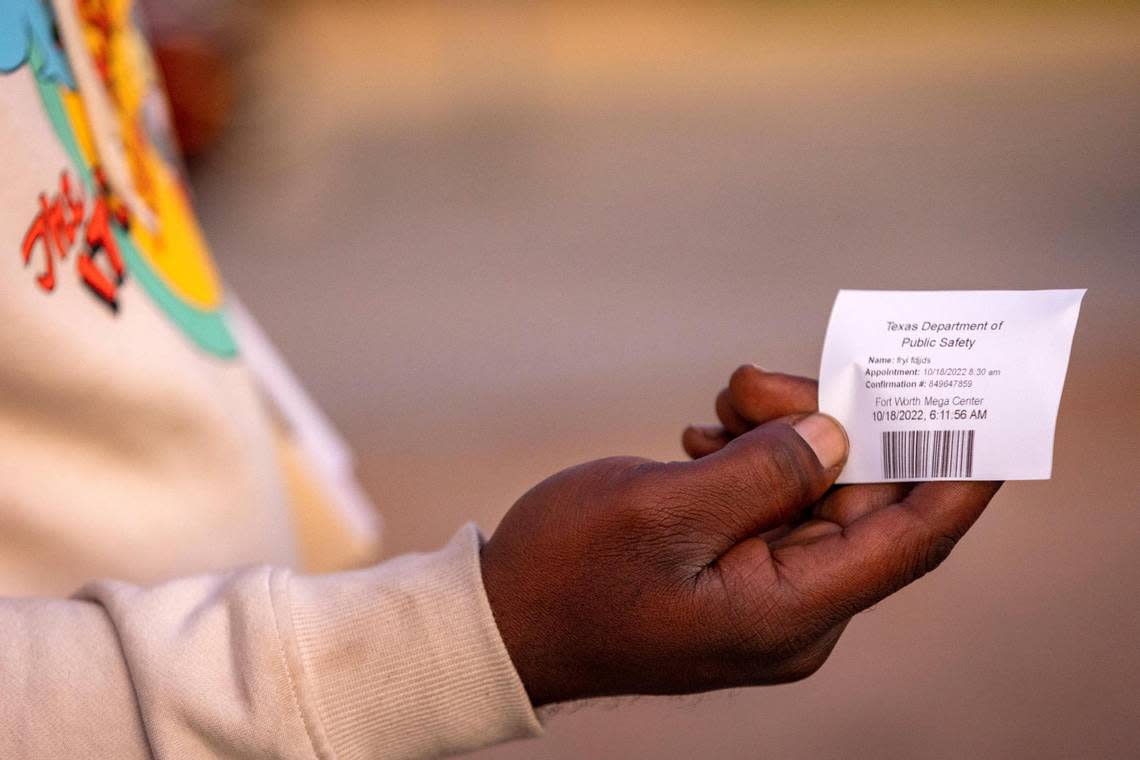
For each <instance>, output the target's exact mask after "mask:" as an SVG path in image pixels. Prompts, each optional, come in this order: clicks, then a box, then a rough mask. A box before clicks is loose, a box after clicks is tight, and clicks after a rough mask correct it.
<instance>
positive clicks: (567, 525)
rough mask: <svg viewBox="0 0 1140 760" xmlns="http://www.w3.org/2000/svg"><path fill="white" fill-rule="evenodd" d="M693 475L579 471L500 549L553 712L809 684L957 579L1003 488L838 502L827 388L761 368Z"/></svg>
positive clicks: (497, 572) (534, 506) (528, 655)
mask: <svg viewBox="0 0 1140 760" xmlns="http://www.w3.org/2000/svg"><path fill="white" fill-rule="evenodd" d="M716 408H717V414H718V416H719V418H720V421H721V426H719V427H690V428H688V429H686V430H685V432H684V435H683V439H682V440H683V444H684V447H685V449H686V451H687V452H688V453H689V454H690V455H691V456H692V457H694V460H695V461H692V462H655V461H651V460H647V459H638V458H633V457H619V458H611V459H602V460H598V461H595V462H588V463H586V464H582V465H579V466H577V467H572V468H570V469H568V470H564V471H562V472H560V473H558V474H556V475H554V476H553V477H551V478H549V479H547V480H545V481H543V482H542V483H540V484H539V485H537V486H535V487H534V488H533V489H531V490H530V491H529V492H528V493H526V494H525V495H524V496H523V497H522V498H521V499H519V501H518V502H517V503H516V504H515V505H514V507H512V508H511V510H510V512H508V513H507V515H506V517H504V519H503V521H502V523H501V524H500V525H499V528H498V529H497V530H496V531H495V533H494V535H493V536H492V537H491V539H490V540H489V541H488V542H487V544H486V545H485V546H484V547H483V552H482V569H483V580H484V585H485V587H486V590H487V595H488V598H489V599H490V602H491V608H492V611H493V612H494V615H495V619H496V622H497V623H498V626H499V629H500V631H501V633H502V636H503V640H504V642H505V643H506V646H507V650H508V652H509V653H510V656H511V659H512V661H513V662H514V664H515V667H516V668H517V670H518V672H519V675H520V677H521V678H522V681H523V684H524V685H525V686H526V689H527V692H528V694H529V695H530V698H531V700H532V702H533V703H534V704H535V705H543V704H549V703H552V702H561V701H566V700H572V699H583V698H587V697H596V696H604V695H617V694H678V693H688V692H698V691H707V690H710V689H720V688H727V687H734V686H745V685H758V684H775V683H784V682H788V681H794V680H797V679H800V678H804V677H806V676H808V675H810V674H812V673H814V672H815V671H816V670H818V669H819V667H820V666H821V665H822V664H823V662H824V661H825V660H826V659H827V657H828V655H829V654H830V652H831V650H832V648H833V647H834V646H835V643H836V641H837V640H838V638H839V636H840V634H841V633H842V632H843V629H844V627H845V626H846V625H847V623H848V621H850V619H851V617H852V616H853V615H855V614H856V613H858V612H860V611H861V610H864V609H866V608H867V607H869V606H871V605H873V604H875V603H876V602H878V601H880V600H881V599H883V598H884V597H886V596H888V595H890V594H892V593H893V592H895V591H897V590H898V589H900V588H902V587H903V586H905V585H907V584H908V583H911V582H912V581H914V580H916V579H917V578H919V577H921V576H922V575H924V574H925V573H927V572H929V571H930V570H932V569H934V568H935V567H936V566H938V564H939V563H941V562H942V561H943V560H944V559H945V558H946V556H947V555H948V554H949V553H950V550H951V549H952V548H953V547H954V545H955V544H956V543H957V542H958V540H959V539H960V538H961V537H962V535H963V534H964V533H965V532H966V531H967V530H968V529H969V527H970V526H971V525H972V524H973V523H974V521H975V520H977V518H978V517H979V516H980V515H981V513H982V511H983V510H984V509H985V507H986V505H987V504H988V503H989V501H990V499H991V498H992V497H993V495H994V493H995V492H996V491H997V489H998V487H999V486H1000V483H983V482H969V483H966V482H961V483H958V482H938V483H922V484H871V485H849V486H842V487H832V486H833V483H834V481H835V478H836V476H837V475H838V473H839V471H840V469H842V466H843V462H844V460H845V459H846V456H847V439H846V435H845V433H844V432H843V430H842V429H841V428H840V427H839V425H838V423H837V422H835V421H834V420H833V419H831V418H830V417H827V416H825V415H820V414H818V413H815V412H816V384H815V382H814V381H812V380H808V379H805V378H800V377H794V376H791V375H783V374H777V373H769V372H764V371H763V370H760V369H758V368H756V367H752V366H745V367H741V368H740V369H738V370H737V371H736V372H735V373H733V375H732V378H731V381H730V382H729V386H728V388H726V389H725V390H723V391H722V392H721V393H720V395H719V396H718V397H717V402H716Z"/></svg>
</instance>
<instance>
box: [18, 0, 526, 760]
mask: <svg viewBox="0 0 1140 760" xmlns="http://www.w3.org/2000/svg"><path fill="white" fill-rule="evenodd" d="M133 18H134V16H133V12H132V8H131V3H130V2H129V0H105V1H104V2H77V0H54V2H52V3H47V2H44V0H0V171H2V177H3V182H0V757H4V758H9V757H10V758H136V757H138V758H143V757H157V758H198V757H202V758H205V757H231V758H254V757H257V758H263V757H264V758H268V757H296V758H314V757H318V758H371V757H430V756H438V755H443V754H449V753H455V752H462V751H464V750H470V749H474V748H476V747H480V746H484V745H487V744H490V743H493V742H497V741H503V740H506V739H511V738H515V737H523V736H532V735H536V734H538V733H539V732H540V730H541V729H540V726H539V723H538V721H537V720H536V718H535V714H534V712H533V710H532V709H531V706H530V703H529V700H528V699H527V696H526V692H525V690H524V688H523V685H522V684H521V682H520V681H519V678H518V675H517V674H516V672H515V670H514V668H513V667H512V665H511V662H510V658H509V656H508V654H507V652H506V650H505V648H504V646H503V643H502V640H501V638H500V636H499V633H498V630H497V628H496V626H495V621H494V618H493V616H492V614H491V610H490V607H489V605H488V602H487V598H486V595H485V592H484V590H483V586H482V580H481V576H480V565H479V545H480V537H479V534H478V532H477V530H476V529H475V528H474V526H468V527H466V528H464V529H463V530H461V531H460V532H459V533H458V534H457V535H456V536H455V538H454V539H453V540H452V541H451V543H450V544H448V546H447V547H446V548H445V549H443V550H442V551H440V552H437V553H434V554H426V555H415V556H406V557H401V558H398V559H395V560H391V561H389V562H385V563H382V564H377V565H374V566H372V567H370V568H367V569H363V570H357V571H352V572H337V573H330V574H325V575H305V574H303V573H295V572H293V571H292V570H290V569H289V568H290V567H297V566H298V565H299V564H301V563H302V562H304V563H305V564H306V565H307V566H308V567H310V568H313V567H319V568H321V569H327V568H331V567H339V566H343V565H344V564H345V562H346V561H358V560H360V559H361V558H364V557H374V556H375V540H374V539H375V536H374V535H372V533H370V532H369V530H370V527H369V525H368V523H367V520H365V521H364V522H363V523H362V522H361V520H360V518H359V515H360V513H359V510H358V512H357V519H356V521H355V523H354V522H353V520H351V519H341V518H338V517H337V515H344V514H346V513H345V512H343V511H340V512H338V511H337V510H335V509H334V510H325V511H320V510H317V511H314V510H312V509H305V508H302V502H303V501H304V500H302V499H300V498H299V495H300V494H302V492H304V493H306V494H307V495H308V496H310V497H311V496H312V495H313V494H314V493H316V492H321V495H322V497H325V498H326V499H333V498H334V497H344V496H345V495H346V493H348V490H350V489H345V488H339V489H338V488H337V487H335V485H334V486H333V487H324V488H321V487H319V486H318V487H313V484H314V483H317V484H320V483H324V484H326V486H327V484H329V483H330V482H332V481H335V480H336V478H335V477H334V478H332V479H329V478H324V479H323V480H322V478H320V477H309V475H312V473H313V472H316V471H319V470H320V469H321V468H320V467H317V466H314V461H313V460H315V459H320V458H321V457H320V455H319V453H318V454H316V455H315V456H314V455H313V454H314V452H313V449H312V447H308V448H307V447H306V446H305V445H304V439H305V438H306V436H305V435H303V434H301V433H302V431H299V430H298V426H297V424H296V415H290V414H289V413H288V409H287V408H283V407H282V405H281V404H279V403H276V402H277V401H280V398H281V397H282V394H281V393H276V394H275V393H273V392H272V391H273V388H274V386H275V382H273V381H268V382H267V381H265V378H264V377H263V375H262V374H261V373H259V371H258V367H257V366H255V365H257V364H259V362H255V361H254V359H255V358H257V356H258V355H259V354H264V351H263V350H262V349H263V346H260V345H255V344H254V343H252V342H250V340H249V338H248V336H249V331H248V330H235V325H236V324H237V323H236V322H234V321H233V320H231V319H230V315H229V313H228V311H227V305H226V303H227V302H226V297H225V291H224V289H223V287H222V285H221V282H220V279H219V277H218V275H217V273H216V271H215V269H214V267H213V264H212V262H211V259H210V257H209V255H208V252H207V250H206V247H205V244H204V242H203V241H202V238H201V233H200V232H199V229H198V227H197V224H196V221H195V219H194V215H193V212H192V209H191V206H190V202H189V196H188V191H187V188H186V187H185V184H184V181H183V178H182V175H181V173H180V170H179V163H178V159H177V155H176V151H175V149H174V147H173V143H172V140H171V137H170V131H169V125H168V124H167V123H166V119H167V109H166V106H165V100H164V96H163V93H162V90H161V85H160V83H159V81H158V78H157V76H156V74H155V72H154V70H153V67H152V65H151V63H150V57H149V52H148V50H147V48H146V45H145V42H144V40H143V37H142V35H141V34H140V32H139V31H138V29H137V28H136V27H135V26H134V22H133ZM261 364H263V362H261ZM278 379H279V378H278ZM276 385H278V386H279V385H280V383H276ZM278 390H280V388H278ZM284 395H286V396H287V395H288V394H287V393H286V394H284ZM284 407H288V404H285V405H284ZM298 441H300V442H301V445H298ZM315 464H317V465H319V464H320V463H319V462H317V463H315ZM326 464H327V463H326ZM306 468H308V472H307V473H306V472H302V471H304V470H306ZM299 473H300V474H299ZM342 474H343V473H342ZM342 485H343V484H342ZM309 501H312V499H309ZM318 501H320V499H318ZM298 528H303V529H302V530H299V529H298ZM338 541H339V544H340V545H341V548H342V550H341V551H340V553H339V554H337V550H335V549H333V548H331V547H332V546H333V544H335V543H337V542H338ZM334 556H335V557H337V558H336V559H330V558H331V557H334ZM235 568H236V569H235ZM98 578H103V579H106V580H93V579H98ZM77 589H78V591H77Z"/></svg>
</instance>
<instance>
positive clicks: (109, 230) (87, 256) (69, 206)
mask: <svg viewBox="0 0 1140 760" xmlns="http://www.w3.org/2000/svg"><path fill="white" fill-rule="evenodd" d="M94 174H95V177H94V178H95V182H96V183H97V185H98V194H97V195H96V196H95V199H94V203H93V204H92V207H91V217H90V218H89V219H88V220H87V223H86V225H85V226H84V229H83V237H82V238H81V241H82V245H81V250H80V252H79V255H78V256H76V262H75V265H76V269H77V270H78V272H79V277H80V279H81V280H82V282H83V284H84V285H86V286H87V288H88V289H90V290H91V292H92V293H94V294H95V295H96V296H98V297H99V299H100V300H102V301H103V303H105V304H107V305H108V306H109V307H111V310H112V311H118V309H119V286H120V285H122V284H123V280H124V279H126V276H127V269H126V264H125V262H124V261H123V256H122V254H121V253H120V252H119V244H118V242H117V241H116V240H115V234H114V228H113V227H112V223H113V222H118V223H120V224H121V223H122V221H123V214H122V212H121V210H120V209H119V208H115V207H113V205H112V203H111V196H110V192H109V189H108V187H107V183H106V180H105V178H104V176H103V172H102V171H101V170H100V169H98V168H96V169H95V173H94ZM39 202H40V212H39V213H38V214H37V215H36V218H35V219H33V220H32V223H31V225H30V226H29V227H28V231H27V233H26V234H25V235H24V242H23V245H22V246H21V253H22V255H23V257H24V266H27V265H28V264H29V263H31V260H32V257H33V255H35V253H36V252H37V251H39V252H40V253H41V254H42V256H41V260H42V267H41V271H40V273H39V274H38V275H36V282H37V283H39V286H40V287H41V288H43V289H44V290H47V291H51V290H54V289H55V281H56V277H55V262H56V260H57V259H58V260H59V261H63V260H65V259H67V257H68V255H69V254H70V253H71V249H72V247H73V246H74V245H75V242H76V238H77V237H78V233H79V227H80V225H81V224H83V219H84V216H85V212H86V203H85V201H84V198H83V196H82V194H74V193H73V192H72V188H71V178H70V176H69V175H68V173H67V172H66V171H65V172H63V173H62V174H61V175H60V180H59V192H58V193H56V194H55V196H53V197H52V199H51V200H50V201H49V200H48V198H47V195H46V194H45V193H40V197H39ZM104 260H105V261H104Z"/></svg>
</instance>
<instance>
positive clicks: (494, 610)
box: [480, 545, 572, 707]
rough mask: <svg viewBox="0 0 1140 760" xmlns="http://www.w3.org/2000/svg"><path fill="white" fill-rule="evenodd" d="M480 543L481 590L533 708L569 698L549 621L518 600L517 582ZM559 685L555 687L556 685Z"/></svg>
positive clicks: (566, 680)
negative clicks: (558, 662)
mask: <svg viewBox="0 0 1140 760" xmlns="http://www.w3.org/2000/svg"><path fill="white" fill-rule="evenodd" d="M488 548H489V545H484V546H483V548H482V550H481V551H480V563H481V566H482V574H483V589H484V591H485V592H486V594H487V600H488V602H489V603H490V605H491V614H492V615H493V616H494V618H495V625H496V626H497V627H498V629H499V635H500V637H501V638H502V640H503V645H504V646H505V647H506V650H507V654H508V655H509V656H510V658H511V664H513V665H514V667H515V671H516V672H517V673H518V676H519V680H521V681H522V684H523V687H524V688H525V689H526V692H527V696H528V697H529V698H530V701H531V704H532V705H533V706H534V707H542V706H543V705H548V704H552V703H554V702H562V701H566V700H568V699H571V698H572V697H571V696H569V695H568V694H567V693H566V691H565V688H564V687H565V686H566V685H567V682H568V679H567V678H566V676H565V675H560V674H559V672H558V670H559V668H558V667H557V665H556V660H557V650H558V649H559V647H558V645H557V644H556V640H557V635H556V630H554V626H553V625H551V624H550V623H549V622H547V623H546V624H543V623H541V622H540V618H541V615H540V613H537V612H536V610H535V608H534V607H533V606H528V605H527V604H526V603H525V602H522V597H524V596H525V594H523V593H520V592H521V591H522V589H520V588H519V587H518V586H519V584H517V583H515V582H513V581H512V579H511V578H510V573H509V572H506V571H505V569H504V568H503V567H502V564H503V563H501V562H499V561H497V559H496V558H495V553H494V549H493V548H491V549H490V551H488ZM560 686H561V687H563V688H559V687H560Z"/></svg>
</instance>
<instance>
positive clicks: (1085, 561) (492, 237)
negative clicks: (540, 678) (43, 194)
mask: <svg viewBox="0 0 1140 760" xmlns="http://www.w3.org/2000/svg"><path fill="white" fill-rule="evenodd" d="M148 5H149V6H150V8H149V10H150V14H149V15H150V18H151V20H152V22H153V29H154V33H155V35H156V37H157V41H158V45H159V49H160V54H161V55H160V60H161V62H162V64H163V66H164V68H165V70H166V74H167V77H168V80H169V82H170V85H171V89H172V94H173V97H174V101H175V111H176V114H177V116H178V118H179V122H180V132H181V135H182V138H183V142H184V145H185V146H186V148H187V150H188V151H189V152H190V153H191V154H192V161H191V168H192V177H193V181H194V185H195V188H196V191H197V194H198V204H199V210H200V212H201V215H202V217H203V221H204V224H205V226H206V229H207V233H208V236H209V237H210V238H211V240H212V243H213V245H214V248H215V252H216V255H217V258H218V260H219V262H220V265H221V268H222V270H223V272H224V273H225V275H226V276H227V278H228V280H229V283H230V285H231V287H232V288H233V289H234V290H235V291H236V292H237V293H238V294H240V296H241V297H242V299H243V300H244V301H245V303H246V305H247V306H248V307H249V308H250V310H251V311H252V312H253V313H254V314H255V315H257V317H258V318H259V320H260V321H261V323H262V325H263V327H264V328H265V329H266V331H267V332H268V333H269V334H270V335H271V336H272V338H273V339H274V340H275V342H276V343H277V345H278V346H279V348H280V349H281V350H282V352H283V353H284V354H285V355H286V356H287V358H288V359H289V360H290V362H291V364H292V366H293V367H294V369H295V370H296V372H297V373H298V375H299V376H300V377H301V378H302V380H303V381H304V382H305V383H306V384H307V386H308V388H309V389H310V391H311V392H312V395H313V396H314V397H315V398H316V399H317V401H318V402H319V403H320V404H321V405H322V406H323V407H324V408H325V410H327V412H328V413H329V415H330V416H331V417H332V418H333V420H334V421H335V422H336V423H337V424H338V425H339V427H340V429H341V430H342V431H343V433H344V434H345V436H346V437H347V438H348V440H349V441H350V443H351V444H352V445H353V446H354V448H355V450H356V452H357V454H358V457H359V463H358V465H359V471H360V475H361V478H362V479H363V481H364V483H365V485H366V486H367V488H368V490H369V491H370V493H371V494H372V496H373V497H374V499H375V501H376V503H377V504H378V505H379V507H380V508H381V509H382V511H383V513H384V516H385V519H386V521H387V535H386V547H387V550H388V553H389V554H396V553H400V552H404V551H408V550H418V549H430V548H433V547H436V546H438V545H440V544H441V543H442V542H443V541H445V540H446V538H447V537H448V536H449V535H450V534H451V533H452V532H453V531H454V530H455V529H456V527H457V526H458V525H459V524H460V523H462V522H463V521H465V520H468V519H475V520H477V521H478V522H479V524H480V525H481V526H482V527H483V529H484V530H485V531H487V532H488V533H489V532H490V531H491V530H493V529H494V527H495V524H496V523H497V521H498V519H499V518H500V517H501V516H502V514H503V513H504V512H505V511H506V510H507V509H508V508H509V506H510V505H511V503H512V502H513V501H514V500H515V499H516V498H517V497H518V496H519V495H520V494H521V493H522V492H523V491H525V490H526V488H527V487H529V486H530V485H531V484H533V483H534V482H536V481H538V480H540V479H541V478H543V477H545V476H546V475H548V474H550V473H552V472H554V471H555V470H558V469H560V468H562V467H565V466H567V465H570V464H573V463H576V462H579V461H581V460H585V459H590V458H594V457H599V456H603V455H609V454H617V453H630V454H640V455H646V456H652V457H659V458H678V457H680V456H681V451H680V447H679V444H678V438H679V434H680V431H681V428H682V427H683V426H684V425H685V424H686V423H688V422H691V421H711V420H712V419H713V414H712V401H713V397H714V395H715V394H716V392H717V391H718V390H719V389H720V388H721V387H722V386H723V385H724V383H725V382H726V380H727V378H728V376H729V374H730V372H731V371H732V369H733V368H734V367H735V366H736V365H738V364H740V363H742V362H755V363H758V364H760V365H762V366H766V367H769V368H773V369H780V370H784V371H790V372H797V373H803V374H809V375H814V374H815V372H816V368H817V364H818V359H819V350H820V345H821V341H822V338H823V332H824V328H825V326H826V320H827V316H828V312H829V309H830V306H831V301H832V298H833V297H834V294H835V291H836V289H838V288H841V287H854V288H920V289H921V288H1039V287H1040V288H1051V287H1088V288H1089V289H1090V290H1089V294H1088V297H1087V298H1086V300H1085V306H1084V312H1083V314H1082V316H1081V321H1080V324H1079V326H1078V329H1077V336H1076V341H1075V344H1074V348H1073V355H1072V363H1071V366H1070V371H1069V379H1068V383H1067V386H1066V391H1065V396H1064V399H1063V402H1062V407H1061V416H1060V421H1059V424H1058V433H1057V450H1056V463H1055V468H1054V478H1053V480H1052V481H1050V482H1025V483H1013V484H1010V485H1008V486H1007V487H1006V488H1005V489H1004V490H1003V492H1002V493H1001V494H999V496H998V498H997V500H996V501H995V503H994V504H993V506H992V507H991V509H990V510H989V513H988V514H987V515H986V516H985V517H984V518H983V519H982V520H981V522H980V523H979V524H978V526H977V527H976V528H975V530H974V531H973V532H972V533H971V534H970V535H969V536H968V537H967V539H966V540H965V541H964V542H963V543H962V545H961V546H960V548H959V549H958V550H957V551H956V552H955V554H954V556H953V557H952V558H951V560H950V561H949V562H947V564H946V565H944V567H943V568H942V569H941V570H940V571H939V572H938V573H936V574H934V575H933V576H931V577H929V578H927V579H924V580H923V581H921V582H920V583H918V584H917V585H916V586H915V587H913V588H910V589H907V590H905V591H903V592H902V593H900V594H898V595H897V596H896V597H893V598H891V599H890V600H888V601H887V602H884V603H883V604H881V605H879V606H878V607H877V608H876V609H874V610H872V611H870V612H868V613H866V614H863V615H860V616H859V617H858V618H857V619H856V620H855V621H854V623H853V624H852V625H851V626H850V628H849V629H848V632H847V634H846V636H845V638H844V639H843V640H842V641H841V642H840V644H839V646H838V648H837V649H836V651H835V654H834V655H833V657H832V659H831V661H830V662H829V664H828V665H827V666H826V667H825V668H824V669H823V670H822V671H821V672H820V673H819V674H818V675H816V676H815V677H813V678H811V679H809V680H808V681H806V682H803V683H800V684H796V685H792V686H786V687H779V688H767V689H757V690H747V691H736V692H724V693H716V694H711V695H706V696H701V697H696V698H685V699H640V700H627V701H622V702H617V703H614V702H608V703H602V704H591V705H587V706H581V707H575V708H571V709H564V710H563V711H562V713H561V714H559V715H558V716H556V717H554V718H553V719H552V720H551V721H550V722H549V731H548V736H547V737H546V738H545V739H544V740H542V741H538V742H526V743H521V744H515V745H508V746H504V747H499V748H494V749H491V750H488V751H486V752H484V753H482V754H481V755H480V756H481V757H485V758H499V759H504V760H505V759H507V758H584V757H591V758H593V757H597V758H609V757H656V758H691V757H695V756H704V757H717V758H754V757H771V758H849V757H850V758H864V757H874V758H962V757H977V758H1022V757H1025V758H1086V757H1096V758H1100V757H1112V758H1115V757H1120V758H1123V757H1136V756H1138V755H1140V644H1138V642H1140V604H1138V593H1137V592H1138V589H1140V479H1138V478H1137V462H1138V458H1140V448H1138V445H1137V435H1138V433H1140V299H1138V297H1137V293H1138V292H1140V4H1137V3H1108V2H1085V3H1071V4H1070V3H1062V2H1023V3H972V2H967V3H961V2H959V3H952V4H950V3H937V4H935V3H929V4H921V3H915V4H900V3H888V2H864V3H844V4H830V3H824V2H807V3H791V2H787V3H780V2H769V3H743V2H738V3H720V4H717V3H687V4H679V3H678V4H674V3H616V2H611V3H599V4H583V3H525V4H524V3H518V4H513V3H486V4H468V3H463V4H459V3H438V4H434V3H433V4H425V3H366V2H343V1H342V2H337V3H329V2H316V1H315V0H313V1H309V2H302V1H300V0H293V1H292V2H286V1H284V0H275V1H274V2H267V3H264V4H258V3H253V2H242V3H235V2H230V1H228V0H197V1H194V0H166V1H164V0H151V2H149V3H148Z"/></svg>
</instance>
